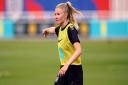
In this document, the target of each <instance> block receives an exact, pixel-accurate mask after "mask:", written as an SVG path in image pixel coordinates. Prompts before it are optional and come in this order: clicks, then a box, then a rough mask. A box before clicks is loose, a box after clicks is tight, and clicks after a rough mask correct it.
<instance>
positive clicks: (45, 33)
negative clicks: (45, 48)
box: [42, 29, 49, 38]
mask: <svg viewBox="0 0 128 85" xmlns="http://www.w3.org/2000/svg"><path fill="white" fill-rule="evenodd" d="M42 34H43V36H44V37H45V38H46V37H47V36H48V34H49V32H48V30H47V29H43V30H42Z"/></svg>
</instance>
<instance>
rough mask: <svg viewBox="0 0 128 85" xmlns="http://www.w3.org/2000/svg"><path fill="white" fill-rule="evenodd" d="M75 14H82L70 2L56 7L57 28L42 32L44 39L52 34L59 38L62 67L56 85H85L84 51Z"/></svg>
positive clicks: (46, 29)
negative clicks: (82, 59) (82, 61)
mask: <svg viewBox="0 0 128 85" xmlns="http://www.w3.org/2000/svg"><path fill="white" fill-rule="evenodd" d="M74 14H80V15H81V14H82V13H81V12H80V11H78V10H76V9H75V8H74V7H73V6H72V5H71V3H70V2H66V3H60V4H58V5H57V6H56V8H55V13H54V18H55V21H56V24H57V26H56V27H49V28H45V29H43V30H42V32H43V35H44V37H47V35H48V34H50V33H55V34H56V35H57V37H58V51H59V57H60V62H61V66H60V69H59V72H58V75H57V78H56V81H55V83H54V85H83V69H82V64H81V53H82V49H81V45H80V40H79V38H78V31H77V29H78V24H77V22H76V20H75V18H74Z"/></svg>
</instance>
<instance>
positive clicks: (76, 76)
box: [54, 65, 83, 85]
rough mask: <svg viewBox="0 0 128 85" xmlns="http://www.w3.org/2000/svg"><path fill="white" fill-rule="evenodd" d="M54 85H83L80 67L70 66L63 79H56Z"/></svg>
mask: <svg viewBox="0 0 128 85" xmlns="http://www.w3.org/2000/svg"><path fill="white" fill-rule="evenodd" d="M61 67H63V66H61ZM54 85H83V69H82V65H70V66H69V68H68V70H67V72H66V73H65V75H64V76H63V77H59V76H57V77H56V80H55V83H54Z"/></svg>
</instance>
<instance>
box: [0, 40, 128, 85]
mask: <svg viewBox="0 0 128 85" xmlns="http://www.w3.org/2000/svg"><path fill="white" fill-rule="evenodd" d="M81 45H82V48H83V54H82V63H83V68H84V69H83V70H84V85H128V41H112V42H106V41H83V42H81ZM58 68H59V58H58V51H57V44H56V41H40V40H35V41H28V40H24V41H23V40H10V41H0V85H53V82H54V80H55V77H56V74H57V72H58Z"/></svg>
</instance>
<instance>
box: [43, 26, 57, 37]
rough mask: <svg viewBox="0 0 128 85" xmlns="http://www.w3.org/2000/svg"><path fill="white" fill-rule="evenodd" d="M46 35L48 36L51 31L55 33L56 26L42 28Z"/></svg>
mask: <svg viewBox="0 0 128 85" xmlns="http://www.w3.org/2000/svg"><path fill="white" fill-rule="evenodd" d="M42 33H43V35H44V37H47V35H48V34H49V33H55V27H49V28H45V29H43V30H42Z"/></svg>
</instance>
